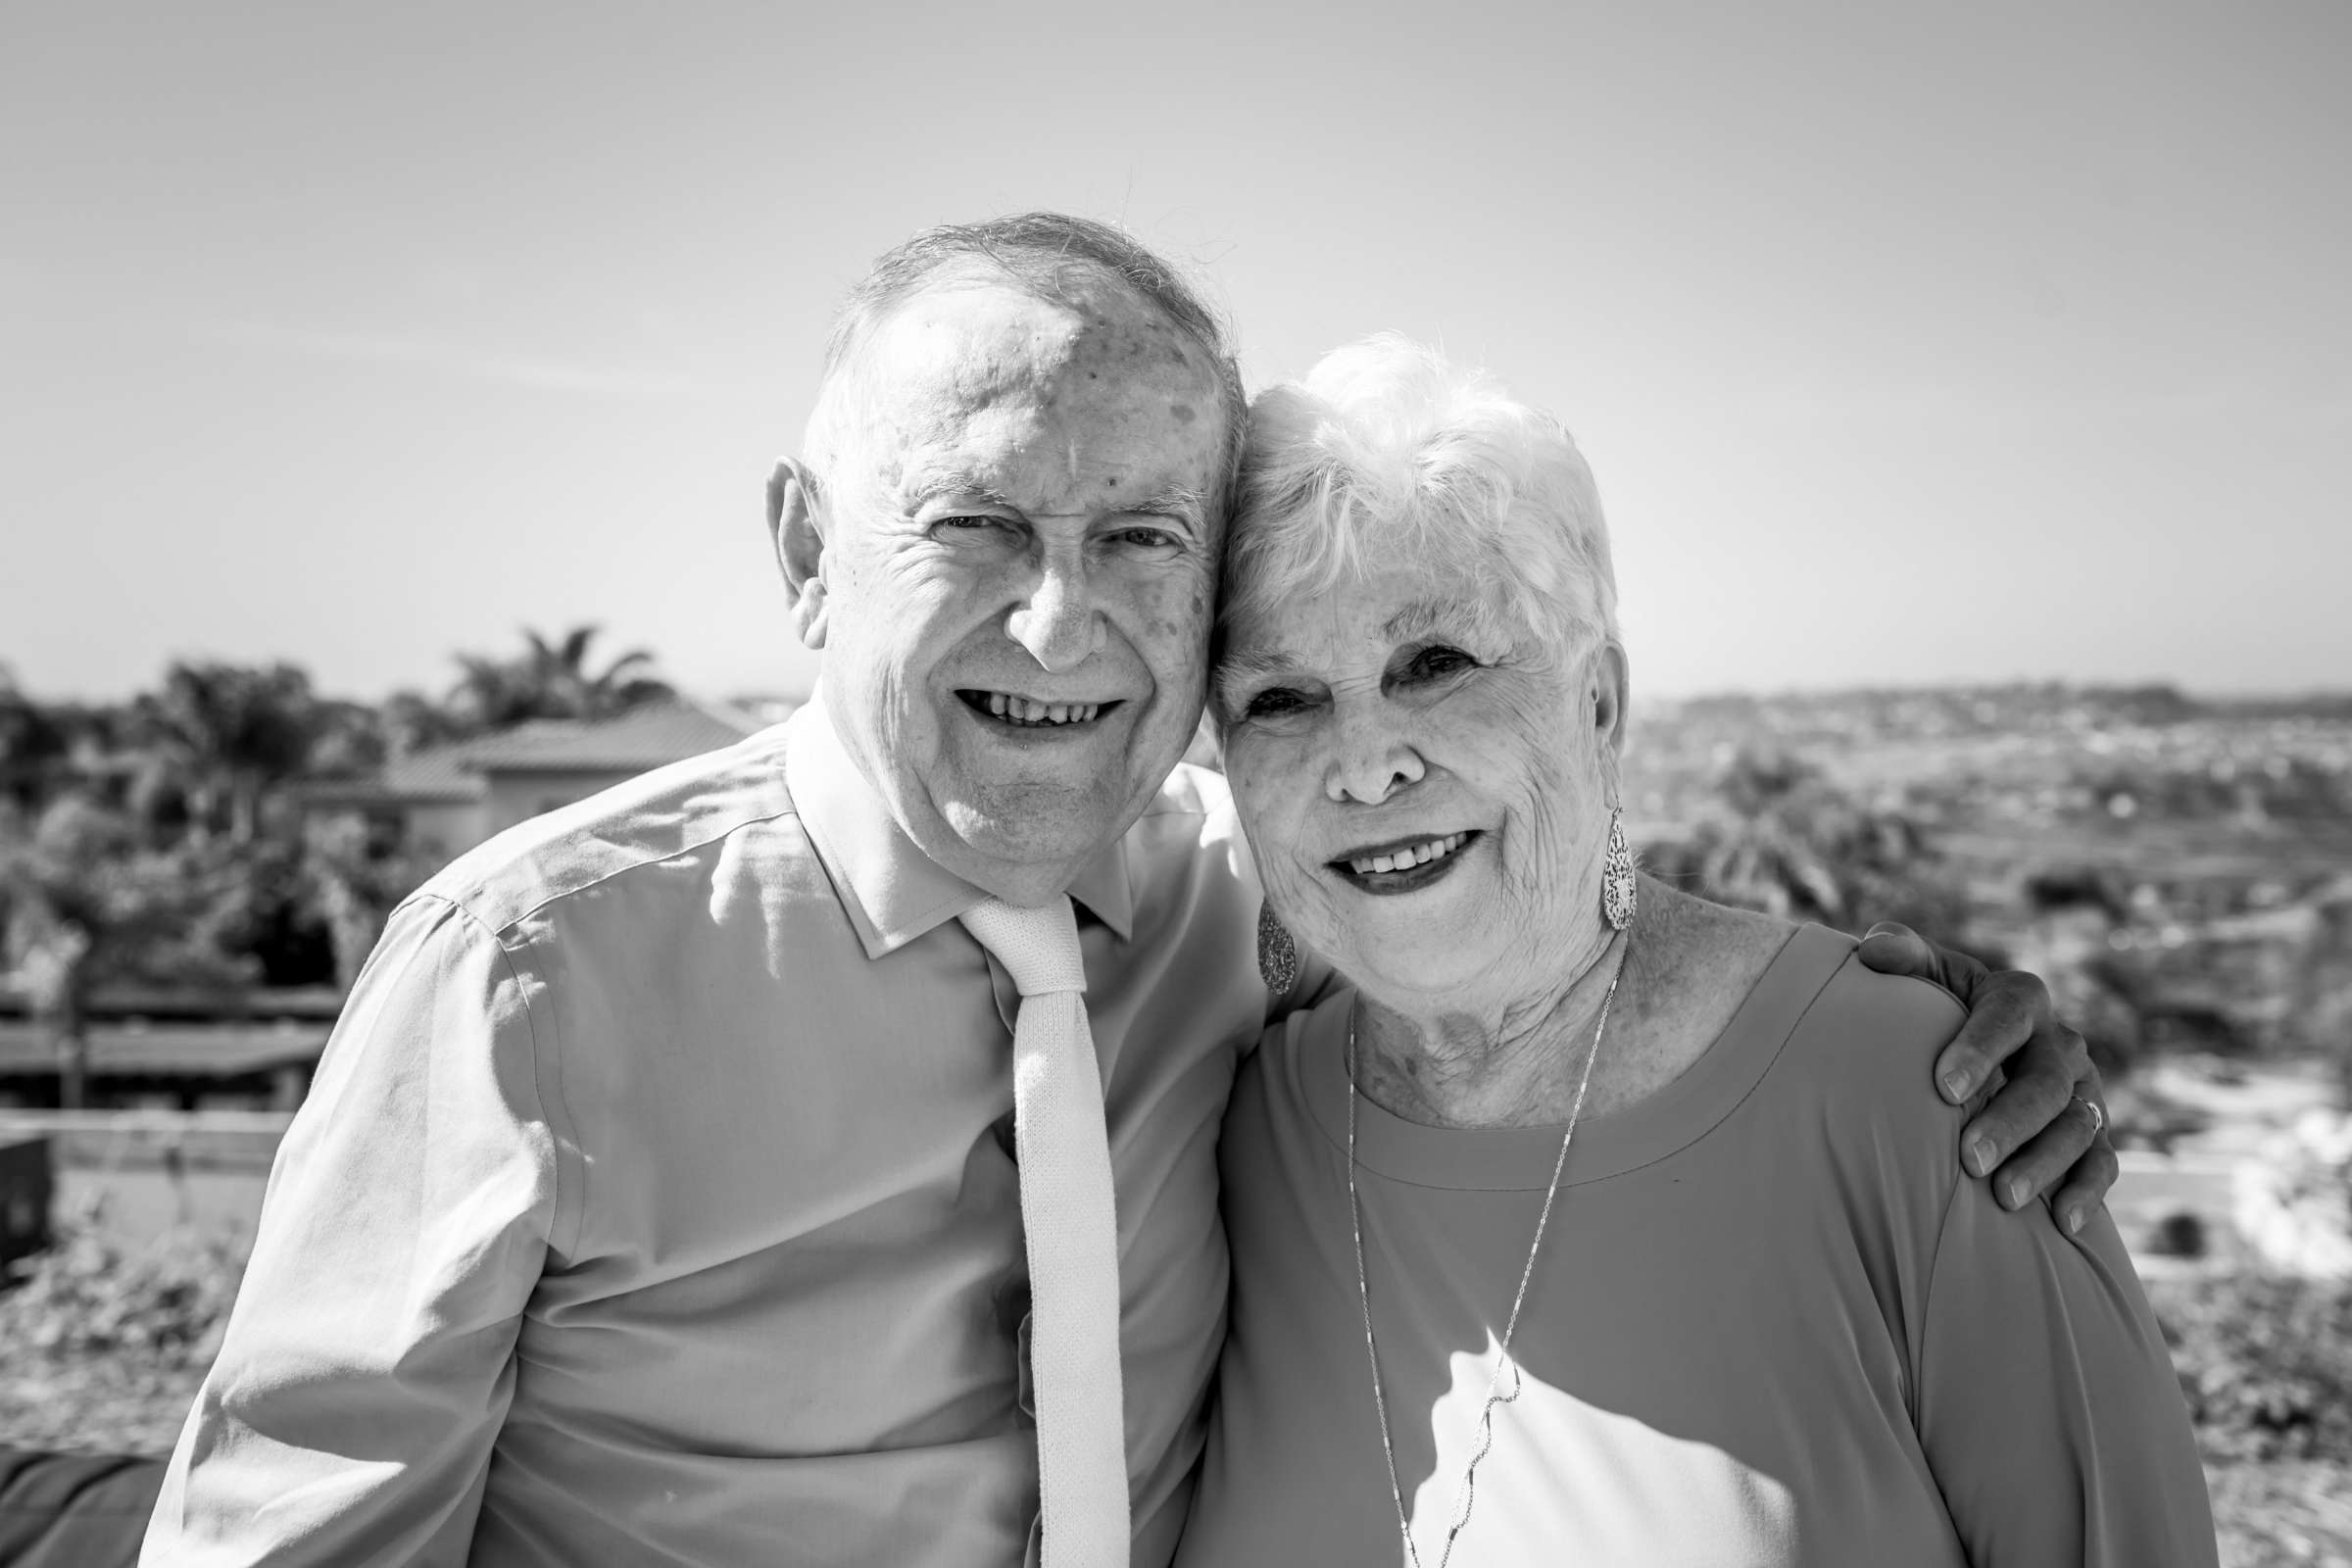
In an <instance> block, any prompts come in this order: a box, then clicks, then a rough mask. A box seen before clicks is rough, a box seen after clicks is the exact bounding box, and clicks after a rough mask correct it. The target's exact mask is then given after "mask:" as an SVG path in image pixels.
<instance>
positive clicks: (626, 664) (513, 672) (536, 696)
mask: <svg viewBox="0 0 2352 1568" xmlns="http://www.w3.org/2000/svg"><path fill="white" fill-rule="evenodd" d="M597 631H598V628H597V627H596V626H593V625H581V626H574V627H572V628H571V629H570V630H569V631H567V632H565V633H564V636H563V638H562V639H561V640H560V641H554V642H551V641H549V640H548V639H547V638H545V637H543V636H541V635H540V634H539V633H538V632H536V631H531V630H527V629H526V630H525V631H524V632H523V637H524V638H525V640H526V641H527V642H528V644H529V647H528V648H527V649H525V651H524V652H523V653H522V654H521V655H520V656H519V657H517V658H515V659H492V658H488V657H485V656H483V655H480V654H461V655H459V656H458V665H459V668H460V669H461V671H462V673H461V674H460V675H459V677H458V681H457V684H456V685H455V686H453V687H451V688H450V693H449V699H448V704H447V706H448V708H449V710H450V711H451V713H452V714H453V715H454V716H456V717H457V718H458V719H459V720H460V721H461V723H462V724H463V725H464V727H465V728H466V729H468V730H473V731H480V730H486V729H502V728H505V727H506V726H508V725H510V724H519V723H522V722H523V721H525V720H526V719H533V718H605V717H609V716H611V715H612V714H614V713H618V712H623V711H627V710H628V709H631V708H634V707H636V706H637V705H638V704H640V703H646V702H653V701H657V700H659V699H662V698H665V697H670V696H674V695H675V692H674V691H673V690H672V688H671V687H670V685H669V684H668V682H666V681H663V680H662V679H660V678H659V677H657V676H655V675H653V674H651V673H650V671H651V669H652V666H653V659H654V656H653V655H652V654H650V653H648V652H647V651H645V650H644V649H642V648H632V649H630V650H629V651H628V652H626V653H624V654H621V655H620V656H618V657H617V658H615V659H614V660H613V662H611V663H608V664H606V665H605V666H604V668H603V669H601V670H595V671H593V672H592V671H591V669H590V667H589V652H590V649H591V647H592V645H593V644H594V643H595V641H596V636H597Z"/></svg>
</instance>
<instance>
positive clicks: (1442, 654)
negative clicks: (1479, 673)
mask: <svg viewBox="0 0 2352 1568" xmlns="http://www.w3.org/2000/svg"><path fill="white" fill-rule="evenodd" d="M1477 667H1478V661H1477V660H1475V659H1473V658H1471V657H1470V656H1469V655H1468V654H1465V653H1463V652H1462V651H1461V650H1460V649H1459V648H1424V649H1422V650H1421V651H1420V652H1419V653H1417V654H1415V655H1414V656H1413V662H1412V665H1411V669H1412V673H1413V674H1414V675H1415V676H1417V677H1418V678H1420V679H1422V680H1443V679H1445V678H1446V676H1448V675H1458V674H1460V673H1461V672H1462V671H1463V670H1466V669H1476V668H1477Z"/></svg>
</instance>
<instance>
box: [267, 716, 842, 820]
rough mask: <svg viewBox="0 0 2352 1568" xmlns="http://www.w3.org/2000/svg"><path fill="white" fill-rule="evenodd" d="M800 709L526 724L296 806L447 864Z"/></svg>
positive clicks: (404, 761) (429, 750)
mask: <svg viewBox="0 0 2352 1568" xmlns="http://www.w3.org/2000/svg"><path fill="white" fill-rule="evenodd" d="M799 706H800V705H799V703H797V702H795V701H791V700H788V699H772V700H762V701H759V702H746V703H740V704H737V703H703V702H693V701H689V700H687V699H684V698H672V699H665V700H663V701H661V702H656V703H648V704H645V705H644V706H642V707H638V708H633V709H630V710H629V711H627V712H625V713H620V714H616V715H615V716H613V717H612V718H600V719H568V718H544V719H534V720H532V721H531V722H529V723H527V724H518V725H516V726H515V728H513V729H509V730H501V731H499V732H498V733H497V734H495V735H483V736H477V737H476V738H474V739H472V740H468V741H455V742H452V743H450V744H448V745H446V746H432V747H426V748H424V749H422V750H419V751H415V752H411V753H409V754H407V755H406V756H403V757H396V758H394V759H393V760H391V761H389V762H387V763H386V764H385V765H384V767H383V769H382V770H381V771H380V772H378V773H377V774H376V775H375V776H374V777H372V778H365V779H353V780H349V781H345V782H337V783H331V784H316V785H312V786H309V787H308V788H306V789H305V790H304V791H303V802H304V805H305V807H306V808H307V809H311V810H314V811H318V812H322V813H323V812H346V811H348V812H353V813H356V814H358V815H360V816H363V817H365V818H366V819H367V820H368V823H369V825H370V826H371V827H372V828H373V829H374V830H375V831H376V833H377V834H378V835H379V842H381V843H382V844H383V845H384V846H385V847H386V848H393V847H397V848H399V849H402V850H405V851H408V852H410V853H412V854H417V855H426V856H437V857H440V858H456V857H458V856H460V855H463V854H464V853H465V852H466V851H467V850H469V849H471V848H473V847H474V846H475V845H476V844H479V843H481V842H482V841H483V840H484V839H486V838H488V837H490V836H491V835H492V834H494V833H498V832H502V831H504V830H505V829H507V828H510V827H513V826H514V825H515V823H517V822H520V821H523V820H525V819H526V818H529V817H534V816H537V815H539V814H540V813H541V812H543V811H552V810H554V809H556V808H558V807H560V806H569V805H571V804H572V803H573V802H574V801H583V800H586V799H587V798H588V797H589V796H591V795H594V794H595V793H596V792H597V791H599V790H603V789H609V788H611V787H612V786H613V785H614V784H618V783H620V782H621V781H622V780H624V779H631V778H635V777H636V776H637V775H638V774H640V773H644V772H647V771H650V770H651V769H653V768H657V767H662V766H665V765H667V764H668V763H671V762H677V761H683V760H685V759H687V758H689V757H697V756H700V755H701V754H702V753H704V752H711V751H716V750H718V749H719V748H721V747H725V746H732V745H734V744H735V743H736V742H737V741H739V740H742V739H743V738H744V737H745V736H747V735H750V734H753V733H754V732H756V731H758V730H761V729H764V728H766V727H767V726H768V725H770V724H773V723H776V722H779V721H780V720H782V719H783V718H785V717H786V716H788V715H789V714H790V713H791V712H792V711H793V710H794V709H796V708H798V707H799Z"/></svg>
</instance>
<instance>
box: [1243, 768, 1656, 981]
mask: <svg viewBox="0 0 2352 1568" xmlns="http://www.w3.org/2000/svg"><path fill="white" fill-rule="evenodd" d="M1600 908H1601V912H1602V913H1603V914H1605V915H1607V916H1608V918H1609V928H1610V929H1611V930H1613V931H1622V930H1624V929H1625V928H1626V927H1627V926H1629V925H1632V924H1633V923H1634V852H1633V848H1632V847H1631V846H1630V845H1628V844H1627V843H1626V842H1625V808H1623V807H1621V806H1612V807H1610V808H1609V848H1608V853H1607V854H1606V855H1604V856H1603V857H1602V858H1601V862H1600ZM1259 951H1260V952H1261V953H1262V952H1263V951H1264V949H1263V947H1262V946H1261V947H1260V949H1259ZM1260 962H1261V963H1262V962H1263V960H1262V959H1261V960H1260Z"/></svg>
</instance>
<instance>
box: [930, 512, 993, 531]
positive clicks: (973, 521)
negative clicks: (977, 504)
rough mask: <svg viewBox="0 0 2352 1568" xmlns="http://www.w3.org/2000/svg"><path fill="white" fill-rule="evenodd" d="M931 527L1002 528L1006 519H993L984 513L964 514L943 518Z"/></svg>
mask: <svg viewBox="0 0 2352 1568" xmlns="http://www.w3.org/2000/svg"><path fill="white" fill-rule="evenodd" d="M931 526H932V527H934V528H1002V527H1004V526H1005V519H1004V518H1002V517H991V516H988V515H985V514H982V513H976V512H975V513H964V514H959V515H956V516H953V517H942V518H940V519H939V520H938V521H937V522H934V523H933V524H931Z"/></svg>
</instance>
